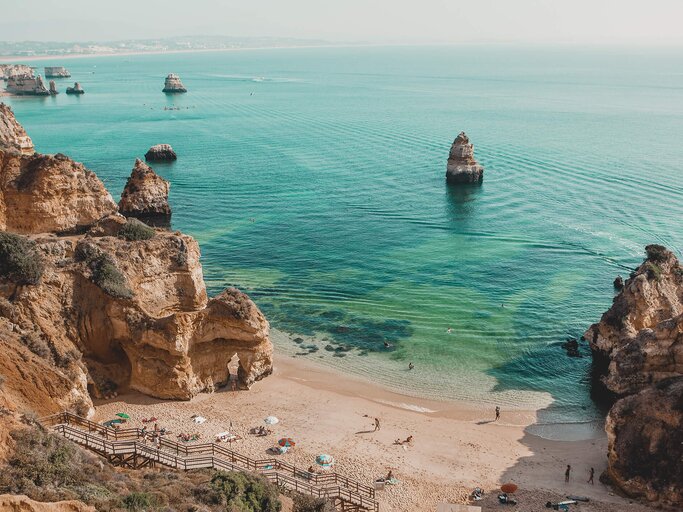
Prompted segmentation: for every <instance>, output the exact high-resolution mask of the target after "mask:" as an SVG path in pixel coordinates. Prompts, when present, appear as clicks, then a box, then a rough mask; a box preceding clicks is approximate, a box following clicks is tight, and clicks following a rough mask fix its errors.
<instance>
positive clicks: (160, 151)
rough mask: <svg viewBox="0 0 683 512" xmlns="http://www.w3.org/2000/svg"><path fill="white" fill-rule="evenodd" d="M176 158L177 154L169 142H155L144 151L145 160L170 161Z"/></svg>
mask: <svg viewBox="0 0 683 512" xmlns="http://www.w3.org/2000/svg"><path fill="white" fill-rule="evenodd" d="M177 159H178V155H176V153H175V151H173V148H172V147H171V145H170V144H157V145H156V146H152V147H151V148H149V150H148V151H147V153H145V160H147V161H148V162H172V161H174V160H177Z"/></svg>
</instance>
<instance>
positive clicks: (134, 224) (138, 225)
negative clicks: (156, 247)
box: [119, 218, 156, 241]
mask: <svg viewBox="0 0 683 512" xmlns="http://www.w3.org/2000/svg"><path fill="white" fill-rule="evenodd" d="M155 234H156V232H155V231H154V229H153V228H150V227H149V226H148V225H147V224H145V223H144V222H141V221H139V220H138V219H133V218H130V219H128V220H127V221H126V223H125V224H124V225H123V226H122V227H121V229H120V230H119V238H123V239H124V240H128V241H135V240H149V239H150V238H154V235H155Z"/></svg>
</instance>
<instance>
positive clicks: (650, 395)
mask: <svg viewBox="0 0 683 512" xmlns="http://www.w3.org/2000/svg"><path fill="white" fill-rule="evenodd" d="M605 428H606V430H607V437H608V444H609V452H608V461H609V463H608V469H607V471H606V473H605V475H604V476H603V480H604V481H607V482H608V483H611V484H612V485H616V486H617V487H618V488H620V489H621V490H622V491H624V492H626V493H627V494H628V495H629V496H631V497H633V498H643V499H646V500H648V501H651V502H659V503H661V504H663V505H668V506H672V507H676V508H677V509H678V510H680V509H681V508H680V507H683V376H681V377H674V378H671V379H665V380H662V381H660V382H658V383H657V384H656V385H654V386H650V387H648V388H646V389H644V390H643V391H641V392H640V393H637V394H635V395H631V396H629V397H626V398H624V399H622V400H619V401H618V402H617V403H616V404H615V405H614V407H612V410H611V411H610V413H609V415H608V417H607V423H606V427H605Z"/></svg>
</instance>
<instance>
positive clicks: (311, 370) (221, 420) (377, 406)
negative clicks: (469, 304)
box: [95, 355, 641, 511]
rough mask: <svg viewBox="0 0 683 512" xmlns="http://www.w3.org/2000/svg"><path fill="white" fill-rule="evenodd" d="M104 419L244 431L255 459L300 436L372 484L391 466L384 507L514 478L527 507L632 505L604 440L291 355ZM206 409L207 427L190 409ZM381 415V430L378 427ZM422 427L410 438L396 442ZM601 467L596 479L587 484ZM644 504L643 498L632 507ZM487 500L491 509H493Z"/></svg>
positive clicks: (400, 507) (419, 505)
mask: <svg viewBox="0 0 683 512" xmlns="http://www.w3.org/2000/svg"><path fill="white" fill-rule="evenodd" d="M96 405H97V410H96V416H95V420H97V421H105V420H108V419H111V418H113V417H114V415H115V414H116V413H117V412H121V411H125V412H126V413H128V414H129V415H130V416H131V420H130V422H129V424H130V425H132V426H141V425H142V422H141V420H142V419H143V418H149V417H151V416H155V417H157V418H158V423H159V426H160V427H165V428H167V429H170V430H171V431H172V433H173V434H172V435H173V437H175V435H177V434H178V433H180V432H183V433H188V434H192V433H199V434H200V435H201V440H200V441H199V442H207V441H210V440H213V439H214V436H215V435H216V434H217V433H219V432H223V431H226V430H230V424H231V422H232V425H233V428H232V431H233V432H235V433H237V434H239V435H240V436H242V437H243V438H244V440H242V441H238V442H236V443H234V444H233V448H235V449H237V450H239V451H240V452H242V453H244V454H245V455H249V456H251V457H255V458H261V457H264V456H266V450H267V449H268V448H270V447H272V446H274V445H275V443H276V441H277V440H278V439H279V438H281V437H292V438H293V439H294V440H295V441H296V442H297V445H296V447H295V448H294V449H292V450H291V451H290V452H289V453H287V454H285V455H283V456H282V457H285V458H286V460H288V461H289V462H291V463H294V464H296V465H298V466H301V467H305V468H307V467H309V466H310V465H311V464H314V458H315V456H316V455H318V454H320V453H329V454H331V455H333V456H334V457H335V459H336V466H335V469H336V471H338V472H339V473H342V474H344V475H346V476H349V477H352V478H355V479H358V480H360V481H363V482H367V483H371V482H372V481H373V480H374V479H376V478H377V477H380V476H383V475H386V474H387V472H388V471H389V470H392V471H393V473H394V475H395V476H396V478H398V480H399V481H400V483H399V484H398V485H395V486H388V487H387V488H386V490H384V491H380V492H379V493H378V499H379V501H380V503H381V506H382V510H391V511H407V510H424V511H429V510H436V506H437V504H438V503H440V502H443V501H447V502H452V503H457V502H460V503H462V502H464V501H465V500H466V497H467V495H468V494H469V492H470V491H471V490H472V488H474V487H477V486H478V487H482V488H483V489H485V491H487V493H489V494H493V493H495V492H496V490H497V489H498V487H499V486H500V484H501V483H503V482H508V481H512V482H514V483H516V484H518V485H519V486H520V489H521V490H523V491H524V493H523V494H520V496H523V497H524V505H525V508H524V509H525V510H530V509H534V510H535V509H538V510H541V509H542V508H544V506H545V502H546V501H547V500H548V499H553V498H554V499H556V500H557V499H562V498H563V496H565V495H568V494H579V495H585V496H588V497H590V498H591V499H592V502H591V503H590V504H582V505H581V507H582V510H623V508H621V507H622V506H623V505H624V504H628V503H629V502H628V501H627V500H624V499H623V498H620V497H617V496H614V495H613V494H612V493H611V491H610V490H609V489H608V488H607V487H606V486H603V485H602V484H601V483H600V482H599V481H598V478H597V477H598V475H600V473H601V472H602V471H603V470H604V469H605V464H606V456H605V454H606V438H605V436H604V434H599V433H596V435H595V437H594V438H593V439H587V440H581V441H551V440H547V439H543V438H541V437H538V436H535V435H532V434H529V433H528V432H527V428H528V427H529V426H530V425H532V424H533V423H534V422H535V419H536V416H537V411H520V410H515V411H506V410H505V408H504V407H503V410H502V413H501V418H500V420H499V421H494V417H495V413H494V411H493V410H491V409H490V407H488V406H487V407H486V408H477V407H476V406H473V405H471V404H460V403H445V402H435V401H425V400H418V399H415V398H412V397H405V396H402V395H398V394H396V393H392V392H390V391H386V390H384V389H382V388H380V387H377V386H373V385H372V384H369V383H367V382H364V381H362V380H360V379H357V378H355V377H350V376H347V375H342V374H340V373H337V372H335V371H333V370H330V369H329V368H323V367H318V366H316V365H315V364H314V363H311V362H310V361H303V360H301V359H295V358H291V357H287V356H284V355H279V356H278V357H277V359H276V367H275V372H274V374H273V375H272V376H270V377H268V378H266V379H264V380H262V381H260V382H258V383H256V384H255V385H254V386H253V387H252V389H251V390H249V391H239V392H231V391H229V390H219V391H217V392H216V393H213V394H202V395H199V396H197V397H196V398H194V399H193V400H191V401H185V402H181V401H162V400H156V399H153V398H149V397H146V396H143V395H141V394H137V393H128V394H122V395H120V396H118V397H117V398H115V399H113V400H109V401H107V402H99V403H97V404H96ZM195 414H198V415H201V416H204V417H206V418H207V421H206V422H205V423H204V424H201V425H197V424H195V423H194V422H193V420H192V419H191V416H192V415H195ZM269 415H274V416H277V417H278V418H279V419H280V420H281V421H280V423H279V424H277V425H275V426H273V427H272V429H273V434H272V435H270V436H268V437H255V436H253V435H250V434H249V430H250V428H251V427H254V426H258V425H262V424H263V419H264V418H265V417H266V416H269ZM374 418H378V419H379V420H380V425H381V428H380V430H379V431H376V432H375V431H374ZM411 435H412V436H413V441H412V442H411V443H409V444H403V445H397V444H394V441H395V440H397V439H401V440H405V439H406V438H407V437H408V436H411ZM567 464H571V465H572V468H573V470H572V471H573V472H572V478H571V481H570V483H568V484H565V482H564V470H565V467H566V465H567ZM591 467H594V468H595V474H596V478H595V485H590V484H588V483H586V481H587V479H588V473H589V469H590V468H591ZM482 503H485V504H487V503H488V504H490V505H485V507H484V508H485V510H486V509H491V510H493V509H497V508H498V507H499V505H498V504H497V503H496V500H495V499H493V500H492V499H491V496H488V499H487V500H485V501H484V502H482ZM628 506H629V510H638V509H640V508H641V506H640V505H635V504H631V505H628ZM487 507H488V508H487Z"/></svg>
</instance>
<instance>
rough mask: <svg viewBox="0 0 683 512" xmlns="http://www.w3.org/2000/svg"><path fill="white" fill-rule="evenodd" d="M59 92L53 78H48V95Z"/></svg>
mask: <svg viewBox="0 0 683 512" xmlns="http://www.w3.org/2000/svg"><path fill="white" fill-rule="evenodd" d="M57 94H59V91H58V90H57V85H56V84H55V81H54V80H50V95H51V96H55V95H57Z"/></svg>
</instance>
